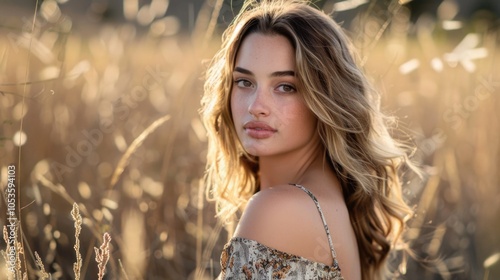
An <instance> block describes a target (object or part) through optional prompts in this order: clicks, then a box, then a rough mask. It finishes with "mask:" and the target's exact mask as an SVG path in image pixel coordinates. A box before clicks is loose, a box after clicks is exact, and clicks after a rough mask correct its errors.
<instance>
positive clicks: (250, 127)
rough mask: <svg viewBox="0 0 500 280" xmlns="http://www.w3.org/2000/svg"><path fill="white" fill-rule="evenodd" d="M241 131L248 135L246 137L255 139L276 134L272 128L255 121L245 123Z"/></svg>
mask: <svg viewBox="0 0 500 280" xmlns="http://www.w3.org/2000/svg"><path fill="white" fill-rule="evenodd" d="M243 129H245V132H246V133H247V134H248V136H250V137H252V138H255V139H265V138H269V137H271V136H273V135H274V133H276V132H277V130H276V129H274V128H272V127H271V126H269V125H268V124H266V123H264V122H256V121H250V122H247V123H245V125H244V126H243Z"/></svg>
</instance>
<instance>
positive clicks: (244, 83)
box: [234, 79, 253, 88]
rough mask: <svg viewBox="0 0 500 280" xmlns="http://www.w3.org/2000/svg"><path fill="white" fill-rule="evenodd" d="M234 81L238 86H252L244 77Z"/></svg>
mask: <svg viewBox="0 0 500 280" xmlns="http://www.w3.org/2000/svg"><path fill="white" fill-rule="evenodd" d="M234 83H235V84H236V86H238V87H240V88H252V87H253V84H252V82H250V81H249V80H245V79H238V80H236V81H234Z"/></svg>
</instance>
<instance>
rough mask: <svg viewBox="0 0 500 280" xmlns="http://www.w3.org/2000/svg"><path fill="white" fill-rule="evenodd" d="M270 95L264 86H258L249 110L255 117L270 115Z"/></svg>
mask: <svg viewBox="0 0 500 280" xmlns="http://www.w3.org/2000/svg"><path fill="white" fill-rule="evenodd" d="M269 101H270V100H269V96H268V95H267V94H266V92H265V90H264V89H263V88H262V87H257V88H256V89H255V91H254V93H253V96H252V98H251V99H250V104H249V106H248V112H249V113H250V114H251V115H252V116H254V117H263V116H267V115H269V112H270V110H269Z"/></svg>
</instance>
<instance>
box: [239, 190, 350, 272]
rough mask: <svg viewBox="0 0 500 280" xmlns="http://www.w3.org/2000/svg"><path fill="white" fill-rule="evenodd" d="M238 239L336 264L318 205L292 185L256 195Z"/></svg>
mask: <svg viewBox="0 0 500 280" xmlns="http://www.w3.org/2000/svg"><path fill="white" fill-rule="evenodd" d="M348 219H349V218H348V217H347V220H348ZM235 236H239V237H244V238H247V239H252V240H255V241H257V242H259V243H261V244H264V245H266V246H268V247H271V248H274V249H277V250H280V251H284V252H287V253H291V254H294V255H298V256H302V257H305V258H307V259H310V260H313V261H317V262H321V263H325V264H328V265H331V264H332V262H333V257H332V256H331V253H330V247H329V245H328V239H327V235H326V232H325V228H324V226H323V222H322V220H321V216H320V215H319V212H318V209H317V208H316V205H315V204H314V202H313V200H312V199H311V198H310V197H309V196H308V195H307V194H306V193H305V192H304V191H303V190H301V189H299V188H297V187H294V186H291V185H280V186H276V187H273V188H270V189H266V190H263V191H261V192H259V193H257V194H255V195H254V196H253V197H252V198H251V199H250V201H249V203H248V205H247V207H246V209H245V211H244V213H243V215H242V217H241V219H240V222H239V224H238V228H237V229H236V232H235Z"/></svg>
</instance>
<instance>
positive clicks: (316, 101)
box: [201, 1, 412, 280]
mask: <svg viewBox="0 0 500 280" xmlns="http://www.w3.org/2000/svg"><path fill="white" fill-rule="evenodd" d="M254 32H258V33H261V34H269V35H281V36H284V37H286V38H287V39H288V40H289V41H290V43H291V45H292V46H293V48H294V50H295V59H296V67H297V69H296V73H297V74H296V75H297V79H298V92H301V93H302V94H303V98H304V100H305V102H306V104H307V106H308V108H309V109H310V110H311V111H312V112H313V113H314V115H315V116H316V118H317V119H318V122H317V131H318V134H319V135H320V137H321V141H322V144H323V146H324V147H325V151H326V154H325V158H326V159H327V161H328V163H329V164H330V165H331V167H332V169H333V170H334V171H335V172H336V174H337V177H338V178H339V180H340V182H341V184H342V189H343V194H344V199H345V202H346V205H347V207H348V209H349V214H350V219H351V224H352V226H353V228H354V232H355V234H356V239H357V243H358V247H359V254H360V261H361V267H362V278H363V279H365V280H368V279H379V278H381V277H382V274H383V273H384V270H385V269H384V268H385V262H386V259H387V256H388V254H389V252H390V251H391V248H393V247H394V246H395V245H396V243H397V242H398V241H400V239H401V233H402V232H403V230H404V226H405V222H406V218H407V217H409V215H410V214H411V210H410V209H409V207H408V206H407V204H406V203H405V202H404V200H403V196H402V192H401V183H400V181H399V173H400V171H399V170H400V168H401V166H402V165H403V164H405V163H406V164H408V165H409V166H410V167H412V164H411V162H409V160H408V156H407V154H408V151H409V150H408V148H407V147H406V146H404V145H403V144H400V143H399V142H397V141H396V140H395V139H394V138H393V137H391V135H390V133H389V125H390V122H389V120H390V119H389V118H387V117H386V116H385V115H383V114H382V113H381V112H380V108H379V104H378V103H379V98H378V95H377V94H376V92H375V91H374V90H373V89H372V87H371V86H370V85H369V83H368V81H367V78H366V77H365V75H364V74H363V72H362V70H361V69H360V67H359V66H358V65H357V64H356V61H355V57H356V56H355V55H354V48H353V47H352V45H351V43H350V41H349V39H348V38H347V36H346V35H345V34H344V32H343V31H342V28H341V27H340V26H339V25H337V24H336V23H335V22H334V21H333V20H332V19H331V18H330V17H329V16H327V15H326V14H324V13H323V12H321V11H318V10H317V9H315V8H313V7H310V6H308V5H307V3H306V2H304V1H260V3H258V2H256V1H247V2H246V3H245V5H244V6H243V8H242V11H241V12H240V13H239V14H238V16H237V17H236V18H235V19H234V21H233V22H232V23H231V24H230V26H229V27H228V29H227V30H226V31H225V32H224V34H223V43H222V47H221V49H220V51H219V52H218V53H217V54H216V55H215V57H214V59H213V60H212V62H211V65H210V67H209V69H208V71H207V76H206V82H205V87H204V90H205V93H204V96H203V98H202V109H201V113H202V117H203V121H204V124H205V127H206V128H207V130H208V139H209V147H208V155H207V169H206V183H207V187H208V188H207V194H208V197H209V199H211V200H215V201H216V207H217V211H218V215H219V217H220V218H222V219H228V218H230V217H232V216H234V214H235V213H236V212H237V210H238V209H239V208H241V207H242V206H244V205H245V204H246V202H247V201H248V199H249V198H250V197H251V196H252V195H253V194H254V193H255V192H256V191H258V189H259V178H258V163H257V161H256V159H255V158H254V157H252V156H250V155H248V154H247V153H246V152H245V151H244V149H243V148H242V147H241V144H240V143H239V140H238V138H237V136H236V131H235V128H234V123H233V119H232V116H231V106H230V103H231V102H230V97H231V90H232V85H233V83H232V72H233V68H234V63H235V58H236V54H237V52H238V49H239V47H240V45H241V42H242V41H243V39H244V38H245V37H246V36H247V35H248V34H250V33H254Z"/></svg>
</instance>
